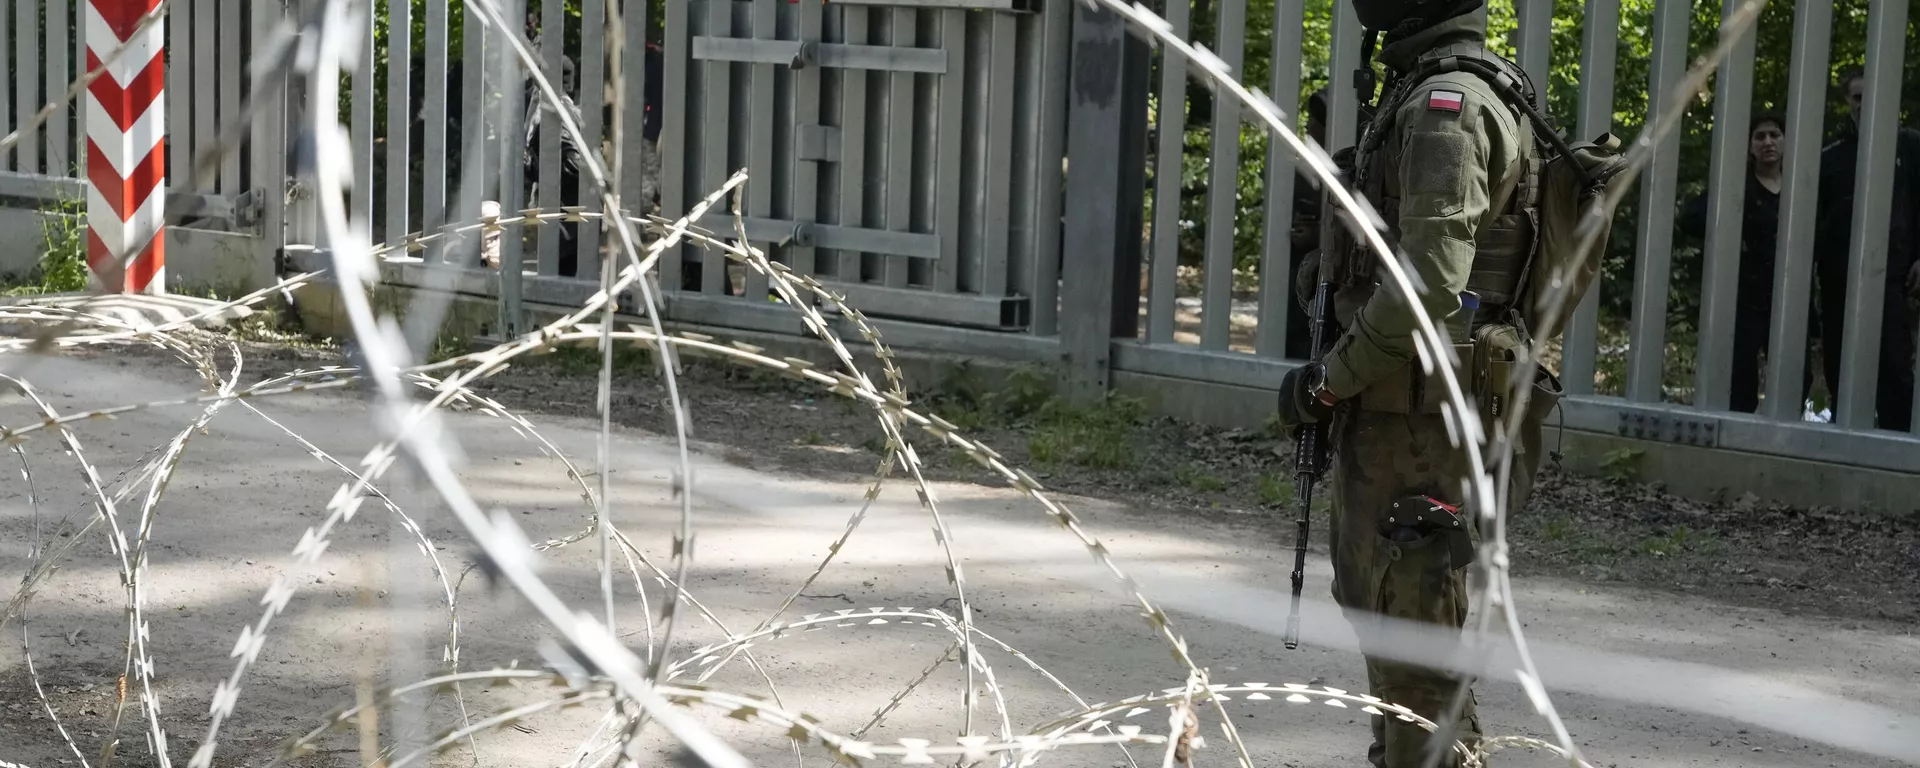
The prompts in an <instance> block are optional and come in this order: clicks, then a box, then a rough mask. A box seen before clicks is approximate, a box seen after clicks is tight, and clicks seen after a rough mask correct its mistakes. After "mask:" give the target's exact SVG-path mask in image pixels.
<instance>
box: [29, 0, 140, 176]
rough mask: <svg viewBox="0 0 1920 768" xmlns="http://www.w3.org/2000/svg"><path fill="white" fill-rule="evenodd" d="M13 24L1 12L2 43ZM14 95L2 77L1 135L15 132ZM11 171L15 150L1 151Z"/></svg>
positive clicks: (82, 47) (83, 139)
mask: <svg viewBox="0 0 1920 768" xmlns="http://www.w3.org/2000/svg"><path fill="white" fill-rule="evenodd" d="M83 2H84V0H83ZM11 23H12V20H11V19H10V18H8V16H7V14H6V13H5V12H0V43H5V42H6V41H7V40H8V39H10V38H9V37H8V34H9V33H10V32H12V30H10V29H8V28H7V27H8V26H9V25H10V24H11ZM83 37H84V36H83ZM80 47H81V49H82V50H85V49H86V41H85V40H84V39H83V40H82V41H81V43H80ZM6 53H7V52H6V46H5V45H0V61H5V60H6ZM169 85H171V84H169ZM12 95H13V78H10V77H0V131H3V132H5V133H0V135H5V134H6V133H12V132H13V110H12V109H9V108H8V107H7V105H8V104H11V103H13V98H12ZM80 98H83V99H84V98H87V96H86V95H85V94H81V96H80ZM80 112H81V113H82V114H85V113H86V110H85V109H82V110H80ZM81 136H82V141H83V142H84V141H85V134H81ZM10 170H13V150H12V149H8V150H6V151H0V171H10Z"/></svg>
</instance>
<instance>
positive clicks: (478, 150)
mask: <svg viewBox="0 0 1920 768" xmlns="http://www.w3.org/2000/svg"><path fill="white" fill-rule="evenodd" d="M449 1H450V2H451V1H452V0H449ZM460 8H461V22H460V27H461V33H460V66H461V70H462V71H461V74H460V146H461V149H460V162H461V169H460V177H461V178H462V179H471V180H472V185H473V187H472V188H475V189H478V190H480V191H479V194H477V195H472V194H468V193H467V189H466V188H461V189H457V190H455V191H456V192H458V193H459V195H460V197H459V199H457V200H456V201H455V205H454V207H453V208H452V209H451V212H450V213H448V214H447V221H449V222H458V221H465V220H467V219H472V218H477V217H478V216H479V215H480V204H481V203H480V201H482V200H493V201H494V202H497V203H500V204H501V212H502V214H503V215H504V214H505V212H506V211H507V210H510V209H508V208H507V207H506V201H505V200H504V199H501V198H500V193H499V187H498V186H497V184H498V181H497V178H496V177H497V176H498V175H499V174H498V173H497V172H496V171H495V170H493V168H494V165H495V163H494V162H493V161H491V160H489V159H488V157H487V155H488V154H489V151H490V149H489V147H488V145H487V126H486V123H487V119H488V117H487V111H486V104H487V101H486V93H487V87H488V84H489V83H490V82H492V81H493V80H494V79H495V78H497V77H498V76H499V75H498V74H497V72H488V70H489V69H493V68H494V67H495V66H496V65H494V64H493V62H492V60H491V58H490V57H491V56H493V55H494V54H493V52H492V51H489V50H487V34H486V31H485V30H484V29H483V27H482V25H481V23H480V20H479V19H480V14H478V13H476V12H470V11H468V10H467V9H466V7H465V6H464V5H462V6H461V7H460ZM469 167H471V168H472V169H473V170H472V171H468V170H467V169H468V168H469ZM469 204H471V205H472V207H468V205H469ZM511 239H512V238H510V237H507V235H506V233H501V237H500V242H501V244H502V247H503V248H504V247H505V243H506V242H507V241H508V240H511ZM479 247H480V238H479V237H474V238H471V239H470V240H468V241H466V243H465V244H463V246H462V257H463V258H465V257H466V256H467V255H469V254H471V255H473V257H474V258H473V259H470V260H469V262H470V263H477V261H476V260H477V258H478V254H479Z"/></svg>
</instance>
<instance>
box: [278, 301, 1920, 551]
mask: <svg viewBox="0 0 1920 768" xmlns="http://www.w3.org/2000/svg"><path fill="white" fill-rule="evenodd" d="M421 293H422V289H416V288H412V287H407V286H401V285H394V284H391V283H384V284H382V285H381V286H380V287H379V289H378V290H377V291H376V294H375V297H374V303H375V305H376V306H378V307H380V308H381V309H382V310H383V311H396V312H402V311H404V310H405V308H406V307H407V306H408V305H410V304H411V303H412V302H413V301H414V300H415V299H416V298H418V297H419V296H420V295H421ZM294 301H295V302H296V304H297V305H298V312H299V316H300V318H301V321H302V322H303V323H304V324H305V326H306V329H307V330H308V331H309V332H313V333H318V334H322V335H327V336H333V337H336V338H347V337H350V336H351V335H352V333H353V331H352V328H351V325H350V324H349V323H348V321H347V318H346V314H345V312H344V309H343V308H342V306H341V303H340V301H339V293H338V291H337V289H335V287H334V286H333V285H332V284H331V283H326V282H316V283H313V284H311V285H309V286H307V287H303V288H300V289H298V290H296V291H295V295H294ZM526 310H527V313H528V321H529V322H531V323H544V322H549V321H551V320H553V319H555V318H558V317H560V316H561V314H562V313H564V312H565V311H567V310H568V307H564V306H560V305H543V304H539V303H537V302H528V303H527V305H526ZM498 313H499V307H498V303H497V302H496V301H495V300H494V299H492V298H490V297H484V296H477V295H469V294H456V295H455V296H454V298H453V301H452V303H451V306H450V307H449V311H448V314H447V319H446V321H445V323H444V324H443V325H442V327H441V332H442V333H443V334H445V335H450V336H453V337H456V338H461V339H475V338H479V337H485V336H488V335H489V334H492V333H493V332H494V328H495V326H496V325H497V323H498V318H499V314H498ZM617 317H618V319H617V320H616V322H617V323H622V324H624V323H645V322H646V320H645V319H644V318H638V317H632V316H628V315H619V316H617ZM668 327H669V329H670V330H675V331H683V330H684V331H696V332H700V333H705V334H708V335H711V336H714V337H716V338H722V339H728V340H738V341H744V342H747V343H750V344H754V345H757V346H760V347H762V348H764V349H766V350H767V352H768V354H772V355H775V356H791V357H798V358H803V359H808V360H813V361H815V362H817V363H820V364H822V365H835V364H836V362H835V360H834V358H833V357H832V355H831V354H830V353H829V352H828V351H827V349H826V347H825V345H823V344H820V343H818V342H817V341H814V340H811V339H807V338H801V337H797V336H794V335H791V334H786V333H777V332H766V331H746V330H739V329H734V328H720V327H714V326H708V325H701V324H697V323H686V322H671V323H669V325H668ZM886 338H888V339H889V340H891V341H895V342H899V341H900V338H899V335H898V334H893V333H887V334H886ZM848 346H849V348H850V350H851V351H852V352H853V354H854V356H855V362H857V363H858V364H859V365H860V366H861V368H862V369H864V370H866V371H868V373H869V375H872V376H875V377H878V376H879V375H880V371H879V367H878V365H877V364H876V363H875V362H874V361H873V359H872V357H871V356H870V355H867V354H864V353H863V352H862V349H863V348H862V347H860V346H859V345H857V344H849V345H848ZM894 352H895V356H896V358H897V362H898V363H899V365H900V368H901V370H902V372H903V373H904V374H905V376H906V379H907V381H906V384H907V389H908V394H909V396H910V397H913V396H915V395H924V394H925V393H926V392H928V391H929V390H931V389H932V388H933V387H935V386H938V385H939V384H940V383H941V382H943V381H947V380H949V379H950V378H952V377H955V376H961V375H965V376H970V377H974V378H975V382H976V384H983V385H986V386H988V387H991V386H993V385H994V384H995V383H996V382H998V381H1000V380H1002V379H1003V378H1004V377H1005V376H1007V375H1008V374H1011V373H1012V372H1014V371H1015V370H1017V369H1018V368H1019V367H1020V366H1019V364H1017V363H1011V362H1003V361H996V360H992V359H986V358H982V357H980V356H977V355H956V354H951V353H938V352H928V351H923V350H917V349H914V348H912V347H910V346H903V347H896V348H895V349H894ZM1111 380H1112V385H1113V388H1114V390H1115V391H1117V392H1120V393H1122V394H1126V395H1129V396H1132V397H1137V398H1140V399H1141V400H1142V401H1144V402H1145V404H1146V406H1147V410H1148V411H1149V412H1151V413H1154V414H1156V415H1165V416H1171V417H1173V418H1176V419H1181V420H1184V421H1190V422H1194V423H1199V424H1207V425H1212V426H1219V427H1259V426H1261V425H1262V424H1263V423H1264V422H1265V419H1266V417H1267V415H1268V414H1270V413H1272V412H1273V392H1272V391H1271V390H1264V389H1257V388H1252V387H1238V386H1232V385H1222V384H1213V383H1207V382H1201V381H1195V380H1191V379H1179V378H1173V377H1167V376H1158V375H1153V374H1143V373H1134V372H1129V371H1122V370H1116V371H1113V372H1112V379H1111ZM1560 440H1561V433H1560V432H1559V430H1558V427H1557V424H1555V423H1549V425H1548V433H1547V444H1548V445H1549V446H1554V445H1556V444H1560V445H1561V447H1562V450H1564V452H1565V453H1566V458H1565V461H1564V466H1565V467H1566V468H1567V469H1569V470H1571V471H1574V472H1577V473H1581V474H1587V475H1595V476H1605V475H1607V474H1609V473H1610V472H1613V471H1617V470H1616V469H1615V467H1617V466H1618V462H1617V459H1616V460H1615V461H1609V457H1610V456H1618V454H1617V453H1616V451H1618V450H1619V449H1622V448H1628V449H1633V450H1638V451H1641V452H1642V453H1641V454H1640V455H1639V457H1638V458H1637V459H1636V460H1634V461H1633V462H1632V466H1633V472H1634V477H1635V478H1636V479H1637V480H1639V481H1642V482H1649V483H1658V484H1661V485H1664V486H1665V487H1666V489H1667V490H1668V491H1670V492H1672V493H1675V494H1677V495H1679V496H1682V497H1685V498H1692V499H1699V500H1733V499H1737V498H1739V497H1741V496H1742V495H1744V494H1746V493H1752V494H1753V495H1754V496H1755V497H1757V498H1759V499H1761V500H1763V501H1770V502H1780V503H1787V504H1792V505H1795V506H1801V507H1815V506H1825V507H1833V508H1840V509H1853V510H1862V511H1873V512H1882V513H1896V514H1897V513H1914V512H1920V476H1912V475H1907V474H1902V473H1898V472H1886V471H1880V470H1872V469H1861V468H1857V467H1847V466H1840V465H1832V464H1821V463H1817V462H1809V461H1803V460H1798V459H1791V458H1784V457H1778V456H1768V455H1762V454H1755V453H1748V452H1743V451H1732V450H1725V449H1714V448H1698V447H1691V446H1684V445H1676V444H1669V443H1659V442H1653V441H1646V440H1635V439H1631V438H1623V437H1619V436H1617V435H1611V434H1603V433H1598V432H1590V431H1582V430H1575V429H1567V430H1565V432H1564V443H1558V441H1560ZM1609 465H1613V466H1609Z"/></svg>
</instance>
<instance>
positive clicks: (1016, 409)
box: [928, 364, 1225, 490]
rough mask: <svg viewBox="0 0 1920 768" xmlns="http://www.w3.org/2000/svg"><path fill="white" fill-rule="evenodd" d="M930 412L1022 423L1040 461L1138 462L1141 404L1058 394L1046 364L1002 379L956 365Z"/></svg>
mask: <svg viewBox="0 0 1920 768" xmlns="http://www.w3.org/2000/svg"><path fill="white" fill-rule="evenodd" d="M928 402H929V403H930V404H931V406H932V408H933V410H934V412H935V413H938V414H939V415H940V417H941V418H943V419H946V420H947V421H949V422H951V423H952V424H953V425H954V426H956V427H959V428H960V429H962V430H965V431H977V430H981V429H986V428H991V427H999V428H1022V429H1025V430H1026V431H1028V434H1029V436H1028V438H1027V455H1028V456H1030V457H1032V459H1033V461H1034V463H1035V464H1038V465H1042V466H1054V467H1058V466H1066V465H1070V466H1078V467H1086V468H1089V469H1131V468H1133V467H1135V466H1136V465H1137V464H1138V461H1139V456H1138V454H1139V451H1138V450H1137V447H1136V446H1137V442H1138V441H1137V440H1136V438H1135V435H1136V432H1137V429H1138V427H1139V426H1140V424H1141V423H1142V420H1143V419H1144V418H1145V414H1146V407H1145V404H1144V403H1143V402H1141V401H1139V400H1137V399H1134V398H1129V397H1125V396H1123V395H1119V394H1114V393H1109V394H1108V396H1107V398H1106V399H1105V400H1104V401H1103V402H1101V403H1100V404H1099V405H1096V406H1093V407H1080V406H1075V405H1072V404H1069V403H1068V402H1067V401H1066V400H1064V399H1062V398H1061V397H1060V396H1059V393H1058V391H1057V388H1056V386H1055V384H1054V378H1053V376H1052V375H1051V374H1050V373H1049V372H1048V371H1046V370H1045V369H1042V368H1038V367H1027V368H1021V369H1018V370H1015V371H1014V372H1012V373H1010V374H1008V375H1007V377H1006V380H1005V381H1002V382H998V383H997V384H995V383H989V382H985V381H983V380H982V379H981V377H979V376H978V375H976V374H975V373H974V371H973V370H972V369H971V368H969V367H968V366H966V365H964V364H963V365H961V366H960V367H959V368H958V369H957V370H956V371H955V372H953V373H952V374H951V375H949V376H947V377H945V378H944V379H942V381H941V382H940V385H939V387H938V388H937V389H936V390H935V391H934V392H933V394H932V395H931V396H930V397H929V398H928ZM1194 483H1195V487H1196V489H1200V488H1202V487H1210V488H1212V489H1215V490H1217V489H1219V488H1223V487H1225V482H1224V481H1222V480H1220V479H1219V478H1218V477H1210V478H1207V477H1202V478H1195V479H1194Z"/></svg>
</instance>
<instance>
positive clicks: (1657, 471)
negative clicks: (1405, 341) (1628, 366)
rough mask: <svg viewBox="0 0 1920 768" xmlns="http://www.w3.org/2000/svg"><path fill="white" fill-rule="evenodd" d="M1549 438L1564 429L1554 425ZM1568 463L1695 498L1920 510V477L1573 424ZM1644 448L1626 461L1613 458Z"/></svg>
mask: <svg viewBox="0 0 1920 768" xmlns="http://www.w3.org/2000/svg"><path fill="white" fill-rule="evenodd" d="M1547 429H1548V431H1547V435H1546V440H1547V445H1548V446H1550V447H1551V446H1553V445H1554V441H1555V439H1556V434H1555V431H1554V427H1553V425H1552V424H1549V425H1548V428H1547ZM1562 450H1563V451H1564V452H1565V453H1566V459H1565V461H1564V464H1565V466H1566V467H1567V469H1569V470H1572V471H1574V472H1578V473H1580V474H1586V475H1597V476H1607V475H1609V474H1612V473H1617V472H1620V471H1628V472H1631V475H1632V477H1633V478H1635V479H1637V480H1640V481H1642V482H1650V483H1659V484H1661V485H1663V486H1665V487H1666V490H1667V491H1669V492H1671V493H1673V494H1675V495H1677V496H1680V497H1682V498H1688V499H1701V500H1709V501H1734V500H1737V499H1739V498H1741V497H1742V496H1744V495H1746V494H1749V493H1751V494H1753V496H1754V497H1755V498H1756V499H1759V500H1762V501H1772V502H1779V503H1784V504H1791V505H1793V506H1796V507H1808V508H1811V507H1831V508H1834V509H1846V510H1857V511H1869V512H1882V513H1888V514H1916V513H1920V476H1915V475H1911V474H1906V473H1902V472H1889V471H1885V470H1878V469H1864V468H1861V467H1848V466H1841V465H1836V464H1822V463H1820V462H1815V461H1806V460H1802V459H1792V458H1786V457H1783V456H1766V455H1761V454H1755V453H1748V452H1745V451H1729V450H1724V449H1717V448H1700V447H1695V446H1689V445H1676V444H1673V443H1662V442H1655V441H1650V440H1636V439H1633V438H1628V437H1621V436H1619V435H1610V434H1606V433H1601V432H1586V431H1579V430H1573V429H1569V430H1567V431H1566V445H1565V447H1564V448H1563V449H1562ZM1623 450H1626V451H1638V452H1640V453H1639V454H1638V455H1637V456H1634V457H1633V458H1631V459H1627V460H1626V463H1625V465H1624V466H1621V465H1620V464H1618V463H1616V461H1617V460H1616V459H1613V458H1612V457H1619V456H1622V455H1623V454H1621V453H1620V452H1621V451H1623Z"/></svg>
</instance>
